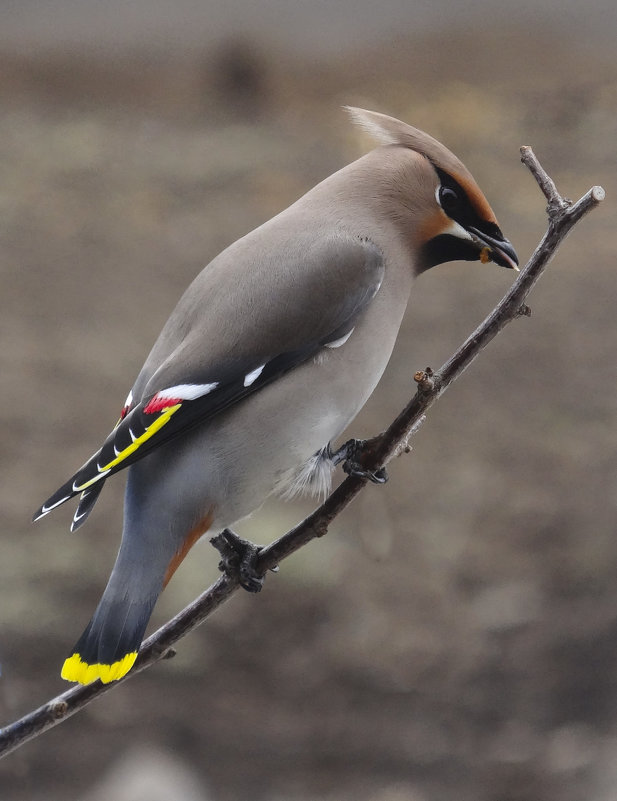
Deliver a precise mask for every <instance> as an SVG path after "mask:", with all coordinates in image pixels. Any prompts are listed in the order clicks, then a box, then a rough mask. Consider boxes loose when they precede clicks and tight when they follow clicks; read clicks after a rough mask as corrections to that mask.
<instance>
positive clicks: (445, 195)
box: [439, 186, 461, 216]
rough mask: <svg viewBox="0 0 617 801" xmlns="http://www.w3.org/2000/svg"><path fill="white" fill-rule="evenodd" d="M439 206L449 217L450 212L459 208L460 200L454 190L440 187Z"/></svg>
mask: <svg viewBox="0 0 617 801" xmlns="http://www.w3.org/2000/svg"><path fill="white" fill-rule="evenodd" d="M439 205H440V206H441V208H442V209H443V210H444V211H445V212H446V214H449V215H450V216H451V215H452V212H455V211H456V210H457V209H458V208H459V207H460V205H461V200H460V198H459V196H458V195H457V194H456V192H455V191H454V189H450V187H449V186H440V187H439Z"/></svg>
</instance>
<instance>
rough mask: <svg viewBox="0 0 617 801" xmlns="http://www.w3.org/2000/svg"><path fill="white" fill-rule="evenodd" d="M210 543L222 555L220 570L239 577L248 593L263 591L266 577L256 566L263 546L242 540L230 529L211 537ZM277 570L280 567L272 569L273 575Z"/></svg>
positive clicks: (241, 584)
mask: <svg viewBox="0 0 617 801" xmlns="http://www.w3.org/2000/svg"><path fill="white" fill-rule="evenodd" d="M210 542H211V543H212V545H213V546H214V547H215V548H216V550H217V551H218V552H219V553H220V554H221V561H220V562H219V570H220V571H221V572H222V573H228V574H229V575H232V576H234V575H237V576H238V578H239V580H240V586H241V587H243V588H244V589H245V590H247V591H248V592H259V591H260V590H261V588H262V587H263V583H264V578H265V576H264V575H263V573H261V574H260V573H258V572H257V568H256V565H255V563H256V560H257V557H258V556H259V552H260V551H261V549H262V546H261V545H255V543H254V542H249V540H244V539H242V537H239V536H238V535H237V534H236V533H235V532H233V531H232V530H231V529H229V528H226V529H223V531H221V533H220V534H217V535H216V537H211V539H210ZM277 570H278V567H277V568H272V572H273V573H275V572H276V571H277Z"/></svg>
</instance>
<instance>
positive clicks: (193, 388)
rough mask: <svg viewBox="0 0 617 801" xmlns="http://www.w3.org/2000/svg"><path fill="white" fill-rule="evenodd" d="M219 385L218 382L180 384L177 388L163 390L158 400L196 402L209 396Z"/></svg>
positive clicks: (158, 394)
mask: <svg viewBox="0 0 617 801" xmlns="http://www.w3.org/2000/svg"><path fill="white" fill-rule="evenodd" d="M218 385H219V382H218V381H213V382H212V383H211V384H178V385H177V386H175V387H168V388H167V389H161V390H160V391H159V392H157V393H156V398H157V400H158V399H160V398H163V399H171V400H175V399H176V398H178V399H179V400H195V398H201V397H202V396H203V395H207V394H208V393H209V392H212V390H213V389H216V388H217V387H218Z"/></svg>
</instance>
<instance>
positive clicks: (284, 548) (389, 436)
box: [0, 147, 604, 757]
mask: <svg viewBox="0 0 617 801" xmlns="http://www.w3.org/2000/svg"><path fill="white" fill-rule="evenodd" d="M521 160H522V161H523V163H524V164H525V165H526V166H527V167H528V168H529V169H530V171H531V172H532V174H533V176H534V178H535V179H536V181H537V182H538V185H539V186H540V188H541V190H542V192H543V193H544V195H545V197H546V199H547V201H548V208H547V212H548V217H549V223H548V230H547V232H546V234H545V235H544V237H543V239H542V241H541V242H540V244H539V245H538V247H537V248H536V250H535V252H534V253H533V255H532V257H531V258H530V260H529V261H528V263H527V265H526V266H525V268H524V269H523V270H522V271H521V273H520V275H519V277H518V280H517V281H516V282H515V283H514V284H513V285H512V287H511V288H510V290H509V291H508V292H507V293H506V295H505V296H504V297H503V299H502V300H501V301H500V303H499V304H498V305H497V306H496V307H495V309H494V310H493V311H492V312H491V313H490V314H489V316H488V317H487V318H486V320H484V322H483V323H482V324H481V325H480V326H478V328H477V329H476V330H475V331H474V332H473V334H471V336H470V337H468V338H467V340H466V341H465V342H464V343H463V344H462V345H461V347H460V348H458V350H457V351H456V352H455V353H454V354H453V355H452V356H451V357H450V359H448V361H447V362H446V363H445V364H444V365H443V366H442V367H441V368H440V369H439V370H437V371H436V372H433V371H432V370H430V369H428V368H427V369H426V370H423V371H419V372H418V373H416V374H415V376H414V378H415V380H416V383H417V390H416V393H415V395H414V397H413V398H412V399H411V400H410V402H409V403H408V404H407V406H406V407H405V408H404V409H403V411H402V412H401V413H400V414H399V415H398V417H397V418H396V419H395V420H394V421H393V422H392V424H391V425H390V426H389V428H388V429H387V430H386V431H385V432H384V433H383V434H381V435H379V436H377V437H374V438H373V439H372V440H369V441H368V442H367V443H366V444H365V448H364V451H363V454H362V458H361V462H362V465H363V466H364V467H365V468H366V469H367V470H377V469H378V468H379V467H381V466H383V465H384V464H386V462H388V461H389V460H390V459H391V458H393V457H394V456H395V455H396V454H397V453H400V452H402V451H404V450H406V449H408V441H409V438H410V436H411V435H412V434H413V432H414V431H415V430H416V427H417V426H419V425H420V423H421V421H422V419H423V416H424V414H425V413H426V411H427V410H428V409H429V408H430V407H431V406H432V405H433V403H434V402H435V401H436V400H437V398H439V397H440V396H441V395H442V394H443V392H445V390H446V389H447V388H448V386H449V385H450V384H451V383H452V382H453V381H454V380H455V379H456V378H458V376H459V375H461V373H462V372H463V371H464V370H465V369H466V368H467V367H468V366H469V365H470V364H471V362H472V361H473V360H474V359H475V358H477V356H478V355H479V354H480V353H481V351H482V350H483V349H484V348H485V347H486V346H487V345H488V343H489V342H490V341H491V340H492V339H493V338H494V337H495V336H496V335H497V334H498V333H499V331H501V330H502V329H503V328H504V326H506V325H507V324H508V323H509V322H511V321H512V320H514V319H515V318H517V317H520V316H521V315H527V314H529V310H528V308H527V307H526V306H525V304H524V301H525V299H526V297H527V295H528V294H529V292H530V291H531V289H532V288H533V286H534V284H535V283H536V281H537V280H538V278H539V277H540V275H541V274H542V272H543V271H544V270H545V269H546V266H547V265H548V263H549V261H550V260H551V259H552V257H553V256H554V254H555V252H556V250H557V248H558V246H559V244H560V243H561V242H562V241H563V239H564V238H565V237H566V235H567V234H568V233H569V231H570V230H571V229H572V227H573V226H574V225H575V224H576V223H577V222H578V221H579V220H580V219H581V217H583V216H584V215H585V214H587V213H588V212H589V211H591V209H592V208H594V207H595V206H597V205H598V203H600V202H601V201H602V200H603V199H604V190H603V189H602V187H600V186H594V187H593V188H592V189H590V190H589V192H587V194H586V195H584V196H583V197H582V198H581V199H580V200H579V201H578V202H577V203H574V204H572V203H571V202H570V201H569V200H566V199H564V198H563V197H561V195H560V194H559V193H558V191H557V188H556V186H555V184H554V182H553V181H552V179H551V178H550V177H549V176H548V175H547V173H546V172H545V171H544V169H543V168H542V167H541V165H540V163H539V162H538V160H537V159H536V157H535V155H534V154H533V151H532V150H531V148H530V147H523V148H521ZM365 484H366V479H365V478H358V477H357V476H349V477H348V478H346V479H345V480H344V481H343V482H342V484H341V485H340V486H339V487H337V489H335V490H334V492H332V493H331V495H330V496H329V497H328V498H327V499H326V501H325V502H324V503H323V504H322V505H321V506H320V507H319V508H318V509H317V510H316V511H314V512H313V513H312V514H311V515H309V516H308V517H307V518H306V519H305V520H303V521H302V522H301V523H299V524H298V525H297V526H296V527H295V528H294V529H292V530H291V531H288V532H287V533H286V534H284V535H283V536H282V537H280V538H279V539H277V540H275V541H274V542H273V543H272V544H270V545H268V546H266V547H265V548H264V549H263V550H262V551H261V552H260V554H259V558H258V564H257V569H258V570H259V571H263V572H264V573H265V572H266V571H267V570H269V569H272V568H274V567H275V566H276V565H278V564H279V562H282V561H283V559H286V558H287V557H288V556H290V555H291V554H292V553H294V552H295V551H297V550H298V549H299V548H301V547H302V546H303V545H305V544H306V543H307V542H310V541H311V540H312V539H315V538H316V537H322V536H323V535H324V534H326V533H327V531H328V527H329V525H330V523H331V522H332V520H333V519H334V518H335V517H336V516H337V515H338V514H339V513H340V512H341V511H342V510H343V509H344V508H345V507H346V506H348V505H349V504H350V503H351V501H352V500H353V499H354V498H355V497H356V495H357V494H358V493H359V492H360V490H361V489H362V487H363V486H364V485H365ZM238 587H239V581H238V578H237V576H233V575H227V574H223V575H222V576H221V577H220V578H219V579H218V580H217V581H216V582H215V583H214V584H213V585H212V586H211V587H209V588H208V589H207V590H206V591H205V592H204V593H202V594H201V595H200V596H199V597H198V598H197V599H196V600H194V601H193V602H192V603H191V604H189V606H187V607H186V608H185V609H183V610H182V611H181V612H180V613H179V614H177V615H176V616H175V617H174V618H172V620H170V621H169V622H168V623H166V624H165V625H164V626H162V627H161V628H160V629H158V631H156V632H155V633H154V634H152V635H151V636H150V637H148V639H147V640H146V641H145V642H144V643H143V645H142V647H141V649H140V653H139V658H138V660H137V662H136V664H135V666H134V667H133V669H132V670H131V671H130V673H128V674H127V676H125V677H124V678H122V679H120V681H117V682H114V683H113V684H102V683H101V682H100V681H95V682H93V683H92V684H89V685H87V686H85V687H82V686H77V687H73V688H72V689H70V690H67V692H65V693H62V695H60V696H58V697H57V698H55V699H53V700H51V701H49V702H48V703H46V704H44V705H43V706H41V707H39V708H38V709H36V710H34V711H33V712H30V713H29V714H27V715H25V716H24V717H23V718H21V719H20V720H17V721H15V722H14V723H11V724H10V725H8V726H6V727H5V728H3V729H0V757H1V756H6V755H7V754H9V753H10V752H11V751H14V750H15V749H16V748H18V747H19V746H21V745H23V744H24V743H25V742H27V741H28V740H31V739H32V738H34V737H36V736H38V735H39V734H42V733H43V732H44V731H47V730H48V729H50V728H52V727H53V726H56V725H57V724H58V723H60V722H61V721H63V720H66V719H67V718H69V717H71V715H74V714H75V713H76V712H78V711H79V710H80V709H81V708H82V707H84V706H86V704H89V703H90V702H91V701H92V700H94V699H95V698H98V697H99V696H101V695H102V694H103V693H105V692H107V691H109V690H110V689H112V688H113V687H115V686H116V685H118V684H120V683H122V682H123V681H126V680H127V679H130V678H131V677H132V676H134V675H135V674H136V673H139V672H141V671H142V670H145V669H146V668H148V667H150V666H151V665H153V664H154V663H155V662H158V661H159V660H160V659H164V658H166V657H169V656H173V654H174V653H175V652H174V651H173V648H172V645H173V644H174V643H175V642H177V641H178V640H179V639H180V638H181V637H183V636H184V635H185V634H187V633H188V632H189V631H191V630H192V629H194V628H195V627H196V626H198V625H199V624H200V623H202V622H203V621H204V620H205V619H206V618H207V617H208V616H209V615H210V614H211V613H212V612H213V611H214V610H215V609H217V608H218V607H219V606H220V605H221V604H222V603H224V602H225V601H226V600H227V599H228V598H229V597H230V596H231V595H232V594H233V593H234V592H236V590H237V589H238Z"/></svg>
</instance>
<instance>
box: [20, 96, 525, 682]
mask: <svg viewBox="0 0 617 801" xmlns="http://www.w3.org/2000/svg"><path fill="white" fill-rule="evenodd" d="M349 112H350V114H351V117H352V120H353V121H354V122H355V123H357V124H359V125H360V126H362V127H364V128H365V129H366V130H367V131H368V132H369V133H371V134H372V135H373V136H374V138H376V140H377V141H378V143H379V144H378V146H377V147H376V148H375V149H374V150H372V151H370V152H369V153H368V154H367V155H365V156H363V157H362V158H360V159H358V160H357V161H354V162H353V163H352V164H349V165H348V166H346V167H344V168H343V169H341V170H340V171H339V172H336V173H335V174H334V175H331V176H330V177H329V178H326V179H325V180H324V181H322V182H321V183H320V184H318V185H317V186H316V187H315V188H314V189H312V190H311V191H309V192H308V193H307V194H306V195H304V196H303V197H301V198H300V199H299V200H298V201H296V202H295V203H294V204H293V205H292V206H290V207H289V208H288V209H286V210H285V211H282V212H281V213H280V214H278V215H277V216H276V217H274V218H273V219H271V220H270V221H269V222H266V223H265V224H263V225H261V226H260V227H259V228H257V229H256V230H255V231H252V232H251V233H249V234H247V235H246V236H244V237H242V238H241V239H239V240H238V241H237V242H235V243H234V244H232V245H230V246H229V247H228V248H227V249H226V250H224V251H223V252H222V253H221V254H220V255H219V256H217V257H216V258H215V259H214V260H213V261H212V262H211V263H210V264H208V265H207V267H205V268H204V269H203V270H202V272H201V273H200V274H199V275H198V276H197V278H195V280H194V281H193V283H192V284H191V285H190V286H189V288H188V289H187V291H186V292H185V294H184V295H183V296H182V298H181V299H180V301H179V303H178V305H177V306H176V308H175V309H174V311H173V312H172V314H171V317H170V318H169V320H168V321H167V323H166V325H165V327H164V328H163V330H162V332H161V334H160V336H159V338H158V339H157V341H156V343H155V344H154V347H153V348H152V351H151V352H150V355H149V356H148V358H147V359H146V362H145V364H144V366H143V368H142V370H141V372H140V373H139V375H138V377H137V380H136V381H135V384H134V385H133V387H132V389H131V391H130V392H129V394H128V397H127V399H126V402H125V404H124V407H123V409H122V413H121V416H120V420H119V421H118V423H117V424H116V427H115V428H114V429H113V431H112V432H111V434H110V435H109V437H108V438H107V439H106V440H105V442H104V443H103V445H102V446H101V448H100V449H99V450H98V451H97V452H96V453H95V454H94V456H92V458H90V459H89V460H88V461H87V462H86V463H85V464H84V465H83V467H81V468H80V469H79V470H78V471H77V472H76V473H75V475H74V476H73V477H72V478H70V479H69V481H67V482H66V483H65V484H63V486H62V487H60V489H59V490H58V491H57V492H55V493H54V494H53V495H52V496H51V497H50V498H49V500H47V501H46V502H45V503H44V504H43V506H42V507H41V508H40V509H39V510H38V512H37V513H36V515H35V516H34V519H38V518H40V517H43V516H44V515H46V514H48V513H49V512H51V511H52V509H55V508H56V507H57V506H60V504H62V503H64V502H65V501H67V500H69V498H72V497H73V496H75V495H79V502H78V506H77V511H76V512H75V517H74V519H73V524H72V527H71V528H72V529H76V528H78V527H79V526H81V525H82V524H83V523H84V521H85V520H86V518H87V517H88V515H89V514H90V512H91V511H92V507H93V506H94V503H95V502H96V500H97V498H98V496H99V494H100V492H101V490H102V488H103V485H104V483H105V481H106V480H107V479H108V478H109V477H110V476H111V475H113V473H116V472H117V471H118V470H122V469H123V468H125V467H129V470H128V479H127V485H126V497H125V506H124V527H123V532H122V541H121V544H120V549H119V552H118V556H117V559H116V563H115V565H114V568H113V571H112V573H111V576H110V579H109V582H108V584H107V587H106V589H105V591H104V593H103V597H102V599H101V601H100V603H99V605H98V607H97V609H96V611H95V613H94V616H93V617H92V620H91V621H90V623H89V624H88V626H87V627H86V630H85V631H84V633H83V634H82V636H81V637H80V639H79V640H78V642H77V644H76V646H75V648H74V649H73V651H72V652H71V654H70V656H69V657H68V659H67V660H66V662H65V663H64V667H63V669H62V676H63V678H65V679H67V680H69V681H77V682H80V683H82V684H86V683H88V682H91V681H93V680H94V679H96V678H100V679H101V680H102V681H103V682H110V681H114V680H116V679H119V678H120V677H122V676H123V675H124V674H125V673H127V672H128V671H129V670H130V669H131V667H132V665H133V663H134V661H135V659H136V656H137V652H138V650H139V646H140V643H141V641H142V638H143V635H144V631H145V628H146V625H147V623H148V620H149V618H150V615H151V613H152V609H153V607H154V604H155V602H156V600H157V598H158V596H159V595H160V593H161V592H162V590H163V588H164V587H165V586H166V584H167V583H168V581H169V580H170V578H171V576H172V575H173V573H174V571H175V570H176V568H177V567H178V565H179V564H180V562H181V561H182V560H183V559H184V557H185V556H186V554H187V553H188V551H189V549H190V548H191V546H192V545H193V544H194V543H195V542H196V541H197V540H198V539H199V538H200V537H201V536H202V535H203V534H204V533H205V532H206V531H210V532H212V533H216V532H220V531H222V530H224V529H226V528H227V527H228V526H231V525H232V524H233V523H234V522H235V521H237V520H239V519H241V518H243V517H245V516H246V515H248V514H250V513H251V512H252V511H254V510H255V509H256V508H258V507H259V506H260V505H261V504H262V503H263V502H264V500H265V499H266V498H267V497H268V496H270V495H272V494H274V493H277V494H282V495H285V496H287V497H291V496H293V495H295V494H298V493H301V492H307V493H314V494H320V493H321V494H322V495H323V494H324V493H325V492H327V491H328V489H329V486H330V478H331V473H332V469H333V465H334V463H335V462H336V461H338V459H337V458H335V457H334V456H333V451H332V450H331V448H330V443H331V442H333V441H334V440H336V438H337V437H339V436H340V435H341V434H342V432H343V430H344V429H345V428H346V427H347V425H348V424H349V423H350V422H351V420H353V418H354V417H355V415H356V414H357V413H358V411H359V410H360V409H361V408H362V406H363V405H364V404H365V402H366V401H367V399H368V397H369V396H370V394H371V393H372V392H373V390H374V389H375V386H376V385H377V383H378V381H379V379H380V377H381V375H382V373H383V371H384V369H385V367H386V364H387V362H388V359H389V358H390V354H391V352H392V349H393V347H394V343H395V340H396V337H397V334H398V330H399V327H400V324H401V320H402V318H403V314H404V312H405V307H406V306H407V301H408V299H409V295H410V292H411V287H412V283H413V280H414V278H415V277H416V276H417V275H418V274H419V273H422V272H423V271H425V270H427V269H428V268H429V267H432V266H434V265H436V264H440V263H442V262H445V261H451V260H455V259H463V260H474V259H480V260H481V261H483V262H485V261H494V262H496V263H497V264H499V265H502V266H503V267H510V268H516V265H517V263H518V261H517V257H516V253H515V251H514V249H513V247H512V245H511V244H510V242H509V241H508V240H507V239H506V238H505V237H504V236H503V234H502V233H501V230H500V228H499V226H498V224H497V220H496V218H495V215H494V214H493V211H492V210H491V207H490V206H489V204H488V202H487V200H486V199H485V197H484V195H483V194H482V192H481V190H480V188H479V187H478V185H477V184H476V182H475V181H474V179H473V177H472V176H471V174H470V173H469V171H468V170H467V169H466V168H465V167H464V166H463V164H462V163H461V162H460V161H459V159H458V158H457V157H456V156H454V155H453V154H452V153H451V152H450V151H449V150H447V149H446V148H445V147H444V146H443V145H442V144H440V143H439V142H438V141H437V140H435V139H433V138H432V137H431V136H429V135H428V134H425V133H423V132H422V131H419V130H417V129H416V128H412V127H410V126H409V125H406V124H405V123H403V122H400V121H399V120H396V119H393V118H392V117H387V116H384V115H382V114H377V113H375V112H371V111H364V110H361V109H349Z"/></svg>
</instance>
